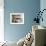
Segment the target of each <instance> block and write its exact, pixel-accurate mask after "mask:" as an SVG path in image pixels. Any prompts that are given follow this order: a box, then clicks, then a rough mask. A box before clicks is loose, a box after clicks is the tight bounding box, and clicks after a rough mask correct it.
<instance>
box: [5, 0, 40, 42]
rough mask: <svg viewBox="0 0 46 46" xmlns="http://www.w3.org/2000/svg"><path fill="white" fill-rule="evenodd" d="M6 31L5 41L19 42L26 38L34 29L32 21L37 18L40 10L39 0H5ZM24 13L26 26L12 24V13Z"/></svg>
mask: <svg viewBox="0 0 46 46" xmlns="http://www.w3.org/2000/svg"><path fill="white" fill-rule="evenodd" d="M4 2H5V3H4V5H5V7H4V31H5V33H4V34H5V40H8V41H18V40H19V39H20V38H22V37H24V36H25V35H26V34H27V33H28V32H29V31H30V30H31V27H32V21H33V19H34V17H36V14H35V12H36V11H39V9H40V1H39V0H4ZM11 12H15V13H21V12H22V13H24V19H25V20H24V24H20V25H16V24H14V25H12V24H10V13H11Z"/></svg>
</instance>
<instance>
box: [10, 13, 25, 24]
mask: <svg viewBox="0 0 46 46" xmlns="http://www.w3.org/2000/svg"><path fill="white" fill-rule="evenodd" d="M10 24H24V13H10Z"/></svg>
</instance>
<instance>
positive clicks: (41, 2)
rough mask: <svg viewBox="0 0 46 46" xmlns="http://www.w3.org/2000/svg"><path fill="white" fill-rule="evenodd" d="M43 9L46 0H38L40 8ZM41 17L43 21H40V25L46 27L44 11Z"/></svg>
mask: <svg viewBox="0 0 46 46" xmlns="http://www.w3.org/2000/svg"><path fill="white" fill-rule="evenodd" d="M43 9H46V0H41V1H40V10H41V11H42V10H43ZM42 17H43V22H42V21H40V25H42V26H45V27H46V11H44V12H43V15H42Z"/></svg>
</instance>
